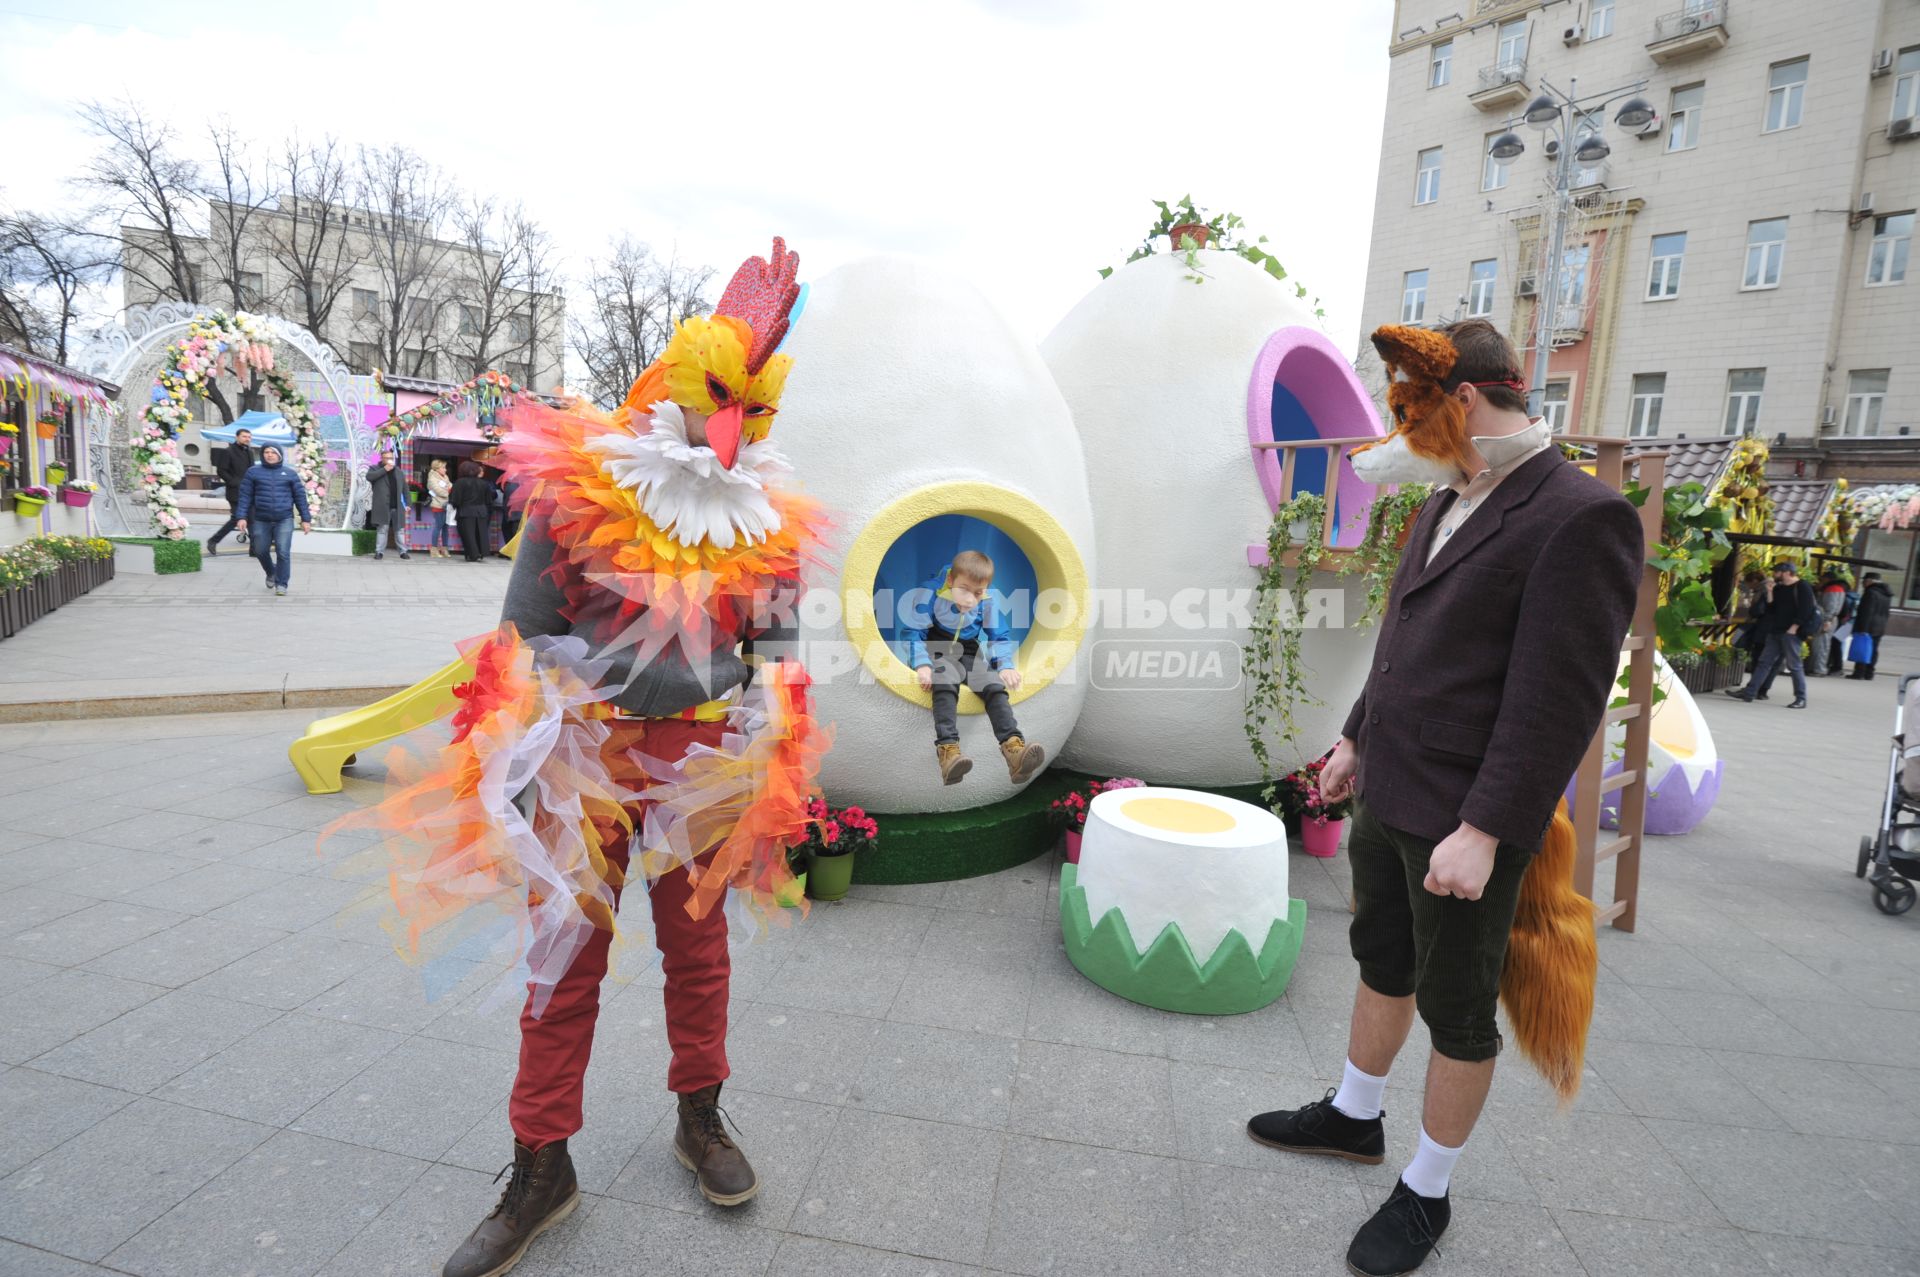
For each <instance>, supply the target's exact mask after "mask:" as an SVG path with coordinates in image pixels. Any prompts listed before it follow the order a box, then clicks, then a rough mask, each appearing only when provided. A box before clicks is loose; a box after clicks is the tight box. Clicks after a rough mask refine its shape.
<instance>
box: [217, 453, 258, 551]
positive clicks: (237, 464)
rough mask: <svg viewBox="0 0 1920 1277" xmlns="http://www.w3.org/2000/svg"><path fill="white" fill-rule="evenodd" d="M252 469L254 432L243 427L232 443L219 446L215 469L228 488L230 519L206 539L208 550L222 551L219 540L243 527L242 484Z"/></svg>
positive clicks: (228, 517) (228, 512)
mask: <svg viewBox="0 0 1920 1277" xmlns="http://www.w3.org/2000/svg"><path fill="white" fill-rule="evenodd" d="M251 469H253V431H251V430H247V429H245V428H244V427H243V428H242V429H239V430H236V431H234V432H233V442H232V443H230V444H228V445H227V446H226V447H224V448H222V449H220V455H219V456H217V457H215V458H214V461H213V472H214V474H216V475H218V476H219V478H220V482H221V484H223V485H224V486H225V488H226V497H227V521H226V522H225V523H223V524H221V525H220V530H219V531H218V532H216V533H214V534H213V535H212V536H210V537H208V538H207V553H208V554H215V555H217V554H219V553H220V543H221V542H222V541H224V540H226V538H227V533H229V532H232V531H235V530H236V529H238V528H239V526H240V483H241V481H242V480H243V479H245V478H246V477H247V471H249V470H251Z"/></svg>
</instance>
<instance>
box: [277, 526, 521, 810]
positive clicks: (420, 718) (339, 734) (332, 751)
mask: <svg viewBox="0 0 1920 1277" xmlns="http://www.w3.org/2000/svg"><path fill="white" fill-rule="evenodd" d="M519 547H520V534H519V533H517V532H516V533H515V534H514V537H513V540H511V541H509V542H507V543H506V544H505V545H504V546H502V547H500V552H501V553H502V554H504V555H506V556H507V557H508V558H512V557H513V552H514V551H515V550H517V549H518V548H519ZM472 677H473V666H471V665H469V664H467V659H466V658H465V657H464V656H457V657H455V658H454V659H453V660H452V661H450V662H449V663H447V664H446V665H445V666H442V667H441V668H440V669H439V670H437V671H435V672H434V673H433V674H431V675H429V676H428V677H426V678H423V679H421V680H420V681H419V682H418V683H415V684H414V685H413V686H412V687H409V688H408V689H407V690H406V691H404V692H395V693H394V694H393V695H392V696H389V697H387V698H386V699H385V700H382V701H375V702H374V703H373V704H371V705H368V706H365V707H363V708H361V709H352V710H348V711H347V712H346V713H344V714H335V715H334V716H333V717H332V718H323V719H320V720H318V721H317V722H315V723H313V724H312V725H311V726H309V727H308V728H307V734H306V735H305V736H302V737H301V738H300V739H299V740H297V741H295V742H293V744H291V745H289V746H287V757H288V758H289V759H291V760H292V762H293V770H294V771H296V772H298V773H300V779H301V780H303V781H305V782H306V785H307V792H308V793H309V794H337V793H339V792H340V769H341V768H342V767H345V766H346V765H347V763H348V761H349V760H350V759H352V758H353V756H354V755H355V754H357V753H359V752H360V751H361V750H363V749H372V748H373V747H374V746H375V745H378V744H380V743H381V742H382V741H389V740H392V739H393V738H394V737H396V736H404V735H406V734H407V733H408V732H411V731H418V730H419V729H420V728H422V727H425V726H426V725H427V724H428V723H431V722H433V721H434V720H435V719H439V718H444V717H446V716H447V715H448V714H451V713H452V712H453V710H454V705H455V700H454V695H453V689H454V687H455V686H456V685H458V684H460V683H464V682H466V681H467V680H468V679H470V678H472Z"/></svg>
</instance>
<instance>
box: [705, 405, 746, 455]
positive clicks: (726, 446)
mask: <svg viewBox="0 0 1920 1277" xmlns="http://www.w3.org/2000/svg"><path fill="white" fill-rule="evenodd" d="M746 412H747V410H746V408H745V407H744V406H742V405H740V404H737V403H736V404H728V405H727V406H726V407H724V408H722V409H721V410H720V411H719V412H716V413H714V414H713V415H712V416H711V417H708V418H707V446H708V447H709V448H712V449H713V455H714V456H716V457H718V458H719V459H720V464H721V465H723V466H725V467H727V468H728V469H729V470H731V469H732V468H733V463H734V461H735V460H737V459H738V458H739V456H740V427H741V426H742V425H743V424H744V423H745V421H746Z"/></svg>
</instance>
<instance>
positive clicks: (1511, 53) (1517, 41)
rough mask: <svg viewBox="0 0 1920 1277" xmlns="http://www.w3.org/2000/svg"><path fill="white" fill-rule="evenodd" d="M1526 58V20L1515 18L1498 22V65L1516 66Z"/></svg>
mask: <svg viewBox="0 0 1920 1277" xmlns="http://www.w3.org/2000/svg"><path fill="white" fill-rule="evenodd" d="M1526 60H1527V20H1526V19H1525V18H1515V19H1514V20H1513V21H1511V22H1502V23H1501V24H1500V65H1501V66H1503V67H1510V66H1518V65H1520V64H1521V63H1523V62H1525V61H1526Z"/></svg>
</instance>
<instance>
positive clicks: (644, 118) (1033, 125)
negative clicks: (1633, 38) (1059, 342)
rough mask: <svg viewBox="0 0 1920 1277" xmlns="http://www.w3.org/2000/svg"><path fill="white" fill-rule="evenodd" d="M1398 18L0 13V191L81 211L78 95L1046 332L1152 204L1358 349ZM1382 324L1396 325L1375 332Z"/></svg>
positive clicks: (1164, 9) (859, 4) (1369, 2)
mask: <svg viewBox="0 0 1920 1277" xmlns="http://www.w3.org/2000/svg"><path fill="white" fill-rule="evenodd" d="M1392 11H1393V5H1392V2H1391V0H1343V2H1342V3H1339V4H1305V3H1299V2H1298V0H1245V2H1242V0H1215V2H1214V3H1210V4H1190V5H1189V4H1180V3H1169V2H1167V0H1156V2H1155V3H1152V4H1136V3H1133V2H1132V0H940V2H934V0H926V2H921V0H885V2H878V0H875V2H868V0H814V2H813V3H792V2H789V3H772V2H770V0H730V2H729V3H714V2H712V0H707V2H705V3H700V2H697V0H696V2H692V3H662V2H654V0H641V2H639V3H624V4H615V3H602V2H599V0H540V2H539V3H535V4H529V3H527V2H526V0H513V2H512V3H508V2H507V0H466V2H464V3H461V4H458V5H453V4H443V3H438V2H432V3H429V2H425V0H420V2H412V3H400V2H399V0H384V2H383V0H302V2H301V3H297V4H295V3H285V2H284V0H254V2H253V3H247V4H241V5H236V6H224V5H207V4H185V3H178V2H177V0H160V2H158V3H156V2H155V0H70V2H63V0H0V50H4V51H5V59H4V61H5V72H4V74H5V85H6V88H5V91H4V93H0V157H3V160H0V201H3V202H4V203H6V204H8V205H11V206H12V207H14V208H16V209H21V210H28V209H31V210H49V209H53V208H58V207H61V206H65V205H69V204H71V203H72V201H73V200H74V198H75V196H74V194H73V192H72V191H71V189H70V188H69V187H68V185H67V179H68V178H69V177H70V176H71V175H72V173H73V172H74V171H75V169H76V167H77V165H78V163H79V161H80V160H81V159H82V158H83V157H84V156H85V155H86V153H87V151H88V149H89V147H90V146H91V143H90V141H89V140H88V139H87V137H86V135H85V134H84V132H83V131H82V130H81V128H80V127H79V124H78V121H77V119H76V117H75V115H74V105H75V104H76V102H78V101H81V100H84V99H85V98H88V97H99V98H105V99H114V98H132V99H137V100H138V101H140V102H141V103H143V104H144V105H146V106H147V107H148V108H149V109H150V110H151V111H152V112H153V113H154V114H156V115H158V116H160V117H162V118H164V119H166V120H168V121H170V122H171V123H173V124H174V125H175V126H176V127H177V128H179V129H180V130H181V131H182V132H184V133H190V134H191V133H197V132H198V131H199V130H200V129H201V128H202V127H203V122H204V121H205V120H206V119H207V118H208V117H209V116H210V115H212V114H217V113H220V112H223V111H224V112H227V113H229V114H230V115H231V116H232V117H233V119H234V121H235V123H236V124H237V125H238V127H239V128H240V130H241V131H242V132H244V133H249V134H252V135H254V136H256V137H258V138H260V139H262V140H265V141H271V140H273V139H275V138H278V137H280V136H282V135H283V134H284V133H285V132H286V131H288V130H290V129H292V128H295V127H298V128H299V129H301V130H303V131H306V132H315V133H319V132H331V133H333V134H336V135H337V136H339V137H341V138H343V139H346V140H348V141H351V142H365V143H372V144H392V143H400V144H404V145H406V146H409V147H412V148H413V149H415V150H417V151H419V152H421V153H422V154H424V155H426V156H427V157H428V158H429V159H431V160H434V161H435V162H437V163H438V164H440V165H441V166H442V167H444V168H446V169H447V170H448V171H450V172H451V173H452V174H453V175H454V176H455V177H456V178H457V179H458V180H459V181H460V182H461V183H462V184H464V185H465V186H467V187H468V188H469V189H472V190H475V191H480V192H488V193H493V194H497V195H500V196H503V197H506V198H508V199H520V200H523V201H524V202H525V203H526V205H527V206H528V208H529V210H530V211H531V212H532V213H533V214H534V215H535V216H536V217H538V218H539V219H540V220H541V221H542V222H544V223H545V224H546V225H547V226H548V227H549V229H550V230H551V231H552V232H553V233H554V236H555V238H556V240H557V242H558V244H559V247H560V249H561V251H562V252H563V254H564V255H565V256H566V258H567V260H568V264H569V265H570V266H572V267H574V268H578V267H579V266H581V265H582V264H583V262H584V259H585V258H586V257H587V256H589V255H591V254H594V253H596V252H598V251H600V249H601V247H602V246H603V245H604V244H605V243H606V241H607V240H608V238H609V237H611V236H613V235H616V234H618V233H620V232H622V231H626V232H631V233H632V234H634V235H636V236H638V237H639V238H641V239H644V240H645V241H647V242H648V243H650V244H652V245H653V246H654V248H655V249H656V251H658V252H661V253H663V254H664V253H665V252H667V251H671V250H673V249H674V248H676V247H677V248H678V250H679V252H680V254H681V256H682V257H683V258H690V259H693V260H698V261H703V262H706V263H708V264H711V265H713V266H715V267H717V268H719V270H720V271H721V275H722V278H723V279H724V277H725V275H726V274H727V273H728V272H729V271H730V270H731V269H732V267H733V266H734V265H735V264H737V263H738V262H739V261H740V260H741V259H742V258H743V257H746V256H748V255H750V254H752V253H756V252H764V251H766V247H767V242H768V239H769V237H770V236H771V235H773V234H775V233H778V234H783V235H785V236H786V237H787V239H788V242H789V244H790V245H791V246H792V247H794V248H795V249H797V250H798V251H799V252H800V253H801V255H802V260H803V262H804V270H803V276H806V277H818V276H819V275H821V274H824V273H825V272H826V271H827V270H830V269H832V268H833V267H834V266H837V265H839V264H840V263H842V262H846V261H849V260H852V259H854V258H858V257H861V256H865V255H867V254H870V253H877V252H905V253H915V254H921V255H924V256H927V257H930V258H933V259H935V260H938V261H940V262H943V263H945V264H947V265H948V266H950V267H952V268H953V269H954V270H956V271H958V272H960V273H962V274H964V275H966V276H967V277H969V278H970V279H972V280H973V281H974V283H975V284H976V285H977V286H978V287H979V288H981V289H982V290H983V291H984V292H985V293H986V294H987V295H988V296H989V297H990V298H991V299H992V300H993V301H994V302H995V303H996V304H997V305H998V306H999V307H1000V308H1001V310H1002V311H1003V312H1004V313H1005V314H1006V315H1007V316H1008V317H1009V319H1011V320H1012V322H1013V324H1014V325H1015V327H1016V328H1018V329H1019V330H1021V331H1022V332H1025V333H1027V334H1029V335H1031V336H1032V337H1033V338H1034V339H1035V340H1038V339H1039V338H1041V337H1044V336H1045V335H1046V333H1047V332H1048V331H1049V330H1050V329H1051V328H1052V327H1053V325H1054V323H1055V322H1056V321H1057V320H1058V319H1059V318H1060V317H1061V316H1062V315H1063V314H1064V313H1065V312H1066V311H1067V309H1068V308H1070V307H1071V306H1072V305H1073V303H1074V302H1075V301H1077V300H1078V299H1079V298H1080V297H1081V296H1082V295H1083V294H1084V293H1085V292H1086V291H1087V290H1088V289H1090V288H1091V287H1093V286H1094V285H1095V284H1096V283H1098V282H1099V281H1098V277H1097V276H1096V275H1095V273H1094V272H1095V271H1096V270H1097V269H1098V268H1099V267H1101V266H1104V265H1110V264H1115V265H1117V264H1118V263H1119V262H1121V261H1122V260H1124V259H1125V257H1126V255H1127V253H1128V252H1129V251H1131V249H1132V248H1133V246H1134V245H1135V244H1136V243H1137V242H1138V241H1139V239H1140V238H1141V235H1142V233H1143V232H1144V230H1145V229H1146V227H1147V226H1148V225H1149V224H1150V223H1151V221H1152V219H1153V217H1154V210H1153V208H1152V205H1151V204H1150V203H1149V201H1150V200H1151V199H1152V198H1154V197H1156V196H1157V197H1162V198H1169V199H1171V198H1177V197H1179V196H1180V195H1182V194H1185V193H1188V192H1189V191H1190V192H1191V193H1192V194H1193V196H1194V198H1195V200H1196V201H1197V202H1199V203H1201V204H1204V205H1207V206H1209V207H1211V208H1212V209H1213V210H1215V211H1224V210H1232V211H1234V212H1237V213H1240V214H1241V215H1242V216H1243V217H1245V218H1246V219H1247V221H1248V223H1249V224H1250V226H1251V227H1252V228H1253V230H1254V231H1255V232H1257V233H1264V234H1266V235H1267V236H1268V237H1269V238H1270V241H1271V243H1270V244H1269V247H1271V248H1272V249H1273V250H1274V252H1275V253H1276V254H1277V255H1278V256H1279V257H1280V259H1281V260H1282V262H1284V263H1285V265H1286V266H1287V268H1288V269H1289V270H1290V271H1292V272H1293V273H1294V275H1295V277H1296V278H1298V279H1299V280H1301V281H1303V282H1305V283H1306V284H1307V285H1308V287H1309V288H1311V289H1313V290H1314V291H1315V292H1316V293H1318V294H1320V295H1321V297H1322V298H1323V304H1324V305H1325V306H1326V308H1327V331H1328V333H1329V334H1330V335H1331V336H1332V338H1333V339H1334V340H1335V341H1336V342H1337V343H1338V344H1339V345H1340V347H1341V348H1342V349H1344V350H1347V351H1349V352H1351V351H1352V350H1353V348H1354V347H1355V345H1356V342H1357V339H1358V335H1359V332H1360V329H1361V324H1362V321H1363V318H1366V317H1363V316H1362V315H1361V314H1360V313H1359V305H1360V298H1361V290H1362V286H1363V283H1364V279H1365V273H1366V259H1367V242H1368V231H1369V226H1370V223H1371V220H1372V213H1373V188H1374V176H1375V167H1376V163H1377V158H1378V155H1379V148H1380V128H1381V118H1382V112H1383V109H1384V102H1385V93H1386V73H1387V54H1386V46H1387V41H1388V39H1389V36H1390V34H1391V33H1390V31H1389V30H1388V28H1389V27H1390V26H1391V25H1392ZM1371 318H1372V319H1374V320H1375V321H1378V319H1379V317H1378V316H1374V317H1371Z"/></svg>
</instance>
